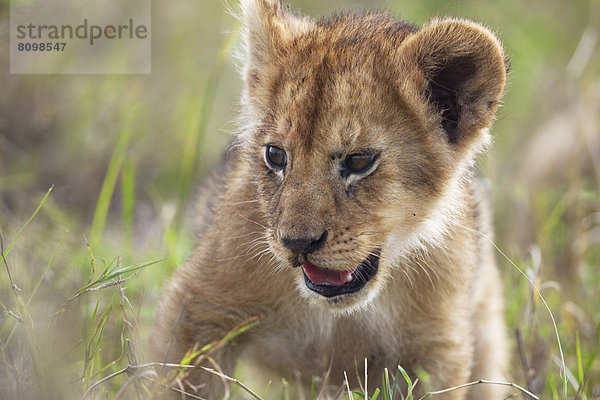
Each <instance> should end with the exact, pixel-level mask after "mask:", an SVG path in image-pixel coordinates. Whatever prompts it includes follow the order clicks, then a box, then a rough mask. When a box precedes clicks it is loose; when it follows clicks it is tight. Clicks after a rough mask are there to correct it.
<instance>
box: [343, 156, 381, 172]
mask: <svg viewBox="0 0 600 400" xmlns="http://www.w3.org/2000/svg"><path fill="white" fill-rule="evenodd" d="M375 158H376V157H375V155H374V154H350V155H349V156H348V157H346V159H345V160H344V163H343V165H342V168H343V170H342V175H345V176H347V175H349V174H360V173H363V172H366V171H367V170H368V169H369V168H371V166H372V165H373V161H375Z"/></svg>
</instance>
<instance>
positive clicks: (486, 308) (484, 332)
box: [467, 264, 508, 400]
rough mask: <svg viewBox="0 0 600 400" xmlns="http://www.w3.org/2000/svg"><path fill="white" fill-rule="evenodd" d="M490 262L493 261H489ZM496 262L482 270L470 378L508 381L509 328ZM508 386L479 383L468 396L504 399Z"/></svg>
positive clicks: (475, 316) (475, 317) (474, 319)
mask: <svg viewBox="0 0 600 400" xmlns="http://www.w3.org/2000/svg"><path fill="white" fill-rule="evenodd" d="M488 265H490V264H488ZM498 275H499V274H498V271H497V269H496V268H495V266H493V265H490V266H489V267H488V268H487V269H486V270H485V271H484V272H483V274H482V278H483V277H485V282H482V288H483V290H482V293H481V294H482V295H481V296H480V299H479V301H478V303H477V308H476V310H475V313H474V316H473V321H474V331H473V333H474V338H475V347H474V357H473V369H472V373H471V380H472V381H476V380H479V379H485V380H492V381H506V378H504V372H505V367H506V362H507V354H508V352H507V351H508V349H507V348H506V332H505V325H504V310H503V305H502V289H501V286H500V282H501V280H500V277H499V276H498ZM505 395H506V388H505V387H504V386H500V385H493V384H480V385H476V386H473V387H472V388H471V389H469V396H468V397H467V398H468V399H469V400H476V399H490V400H496V399H503V398H504V397H505Z"/></svg>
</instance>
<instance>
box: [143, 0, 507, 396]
mask: <svg viewBox="0 0 600 400" xmlns="http://www.w3.org/2000/svg"><path fill="white" fill-rule="evenodd" d="M241 9H242V19H243V21H244V26H245V28H246V34H245V39H246V64H245V68H244V79H245V83H246V86H245V90H244V93H243V99H242V100H243V101H242V104H243V109H242V127H241V128H240V133H239V135H238V137H237V139H236V141H235V142H234V144H233V145H232V147H231V149H230V150H229V152H228V155H227V159H226V161H225V163H224V167H223V170H222V171H221V172H219V173H217V174H216V175H215V176H214V177H213V180H212V183H211V184H209V185H208V186H207V189H206V190H205V192H204V195H203V197H202V200H201V207H200V214H201V219H200V228H199V242H198V245H197V247H196V249H195V250H194V252H193V254H192V255H191V256H190V259H189V261H188V262H187V263H186V265H185V266H183V267H181V268H179V269H178V270H177V271H176V272H175V274H174V276H173V277H172V279H171V280H170V282H169V283H168V284H167V286H166V288H165V291H164V295H163V300H162V303H161V307H160V310H159V311H158V319H157V326H156V330H155V335H154V340H155V346H154V347H155V349H156V350H157V352H158V354H160V356H161V357H166V359H168V360H169V361H175V362H177V361H180V360H181V359H182V357H183V355H184V354H185V352H186V351H187V350H189V349H190V348H192V347H193V346H194V344H196V343H198V344H200V345H204V344H206V343H210V342H213V341H215V340H218V339H220V338H222V337H223V336H224V335H225V334H226V333H227V332H228V331H230V330H231V329H232V328H233V327H235V326H236V325H238V324H240V323H241V322H243V321H245V320H247V319H248V318H250V317H258V319H259V321H260V324H259V325H258V326H257V327H255V328H253V329H251V330H250V331H248V332H246V333H244V334H242V335H240V336H239V337H237V338H236V339H235V340H233V342H231V343H229V344H228V345H227V346H225V347H224V348H223V349H221V350H220V351H219V352H217V353H216V354H215V355H214V358H215V361H216V363H217V364H218V365H219V366H220V367H221V368H222V369H223V371H224V372H225V373H228V374H231V373H232V372H233V368H234V366H235V363H236V360H238V359H239V358H240V357H242V356H245V357H248V358H249V359H250V360H252V362H254V363H256V364H257V365H259V366H261V368H268V369H269V370H270V371H275V372H274V373H279V374H282V375H285V376H292V374H293V373H294V372H299V373H300V375H301V377H302V379H303V380H304V381H305V382H307V383H309V382H310V379H311V377H313V376H324V375H326V373H327V371H328V370H329V371H330V372H329V377H330V381H332V382H333V383H339V384H341V383H342V381H343V377H344V374H343V372H344V371H346V372H347V373H348V376H349V377H350V378H351V381H352V382H351V384H355V385H356V384H357V382H356V379H355V373H354V369H355V363H357V364H358V365H359V366H362V364H363V360H364V359H365V358H366V359H367V361H368V366H369V367H368V368H369V376H370V385H369V387H370V388H371V389H374V388H375V387H376V386H377V385H379V383H380V382H381V373H382V370H383V368H385V367H387V368H389V369H391V370H395V366H396V365H397V364H398V363H400V364H401V365H402V366H403V367H404V368H405V369H407V370H408V371H409V373H411V374H413V376H414V374H415V373H417V371H425V372H427V374H429V377H430V381H429V386H428V387H426V386H425V385H420V386H418V387H417V390H416V391H417V392H418V393H422V392H423V390H426V389H427V388H429V389H443V388H447V387H452V386H456V385H460V384H463V383H466V382H468V381H469V380H474V379H502V372H503V368H504V364H505V354H506V353H505V349H504V346H505V339H504V332H503V331H504V324H503V319H502V318H503V317H502V308H503V307H502V294H501V287H500V282H499V278H498V273H497V271H496V268H495V263H494V256H493V251H492V249H491V246H490V243H489V238H490V237H491V233H490V231H491V229H490V217H489V211H488V207H487V205H486V204H485V200H484V199H485V193H483V192H482V190H481V188H480V183H479V181H478V180H477V178H476V177H475V172H474V168H473V162H474V157H475V156H476V154H477V153H479V152H481V151H482V150H483V149H484V148H485V146H486V145H487V144H488V142H489V133H488V130H489V128H490V126H491V124H492V121H493V118H494V114H495V111H496V109H497V107H498V104H499V101H500V97H501V95H502V91H503V88H504V84H505V79H506V72H505V71H506V65H505V61H504V54H503V50H502V47H501V45H500V43H499V42H498V40H497V39H496V38H495V36H494V35H493V34H492V33H491V32H490V31H488V30H487V29H486V28H484V27H482V26H481V25H478V24H476V23H473V22H470V21H465V20H457V19H434V20H431V21H430V22H428V23H427V24H425V25H424V26H423V27H421V28H416V27H413V26H411V25H408V24H404V23H400V22H397V21H396V20H394V19H393V18H391V17H389V16H387V15H382V14H370V13H362V14H360V13H355V14H342V15H338V16H335V17H333V18H331V19H327V20H322V21H318V22H317V21H314V20H311V19H309V18H306V17H302V16H300V15H298V14H295V13H293V12H292V11H290V10H289V9H287V8H286V7H284V6H282V5H281V4H280V3H279V2H278V0H242V2H241ZM448 99H449V100H448ZM268 145H273V146H276V147H278V148H281V149H284V150H285V151H286V153H287V165H286V167H285V169H284V170H281V171H276V170H273V169H272V168H270V167H269V166H268V165H267V163H266V161H265V155H264V154H265V149H266V146H268ZM361 151H371V152H377V154H378V157H377V158H376V161H375V164H374V166H373V167H372V168H371V169H370V170H369V172H367V173H366V174H365V175H364V176H356V175H350V176H347V177H343V176H342V175H341V174H340V165H341V164H340V163H341V162H342V160H344V158H345V157H346V156H348V155H350V154H353V153H356V152H361ZM323 232H327V233H328V234H327V236H326V241H325V242H324V245H323V246H322V247H321V248H319V249H318V250H316V251H314V252H310V253H308V254H305V255H301V254H296V253H294V252H293V251H291V250H290V249H289V248H288V247H289V246H288V247H286V246H285V245H284V242H283V239H284V238H287V239H290V238H291V239H303V238H318V237H320V236H321V235H322V233H323ZM373 254H379V268H378V271H377V273H376V274H375V276H374V277H373V278H372V279H371V280H370V281H369V282H368V283H367V284H366V286H365V287H364V288H363V289H361V290H360V291H358V292H356V293H352V294H345V295H340V296H335V297H330V298H326V297H323V296H320V295H318V294H316V293H314V292H313V291H311V290H309V289H308V288H307V286H306V284H305V281H304V277H303V273H302V269H301V268H298V266H299V265H301V264H302V263H303V262H305V261H306V260H308V261H310V262H311V263H312V264H314V265H316V266H318V267H320V268H325V269H329V270H340V271H341V270H350V269H353V268H356V267H357V266H358V265H359V264H361V262H363V260H365V258H367V257H368V256H369V255H373ZM294 267H296V268H294ZM165 354H166V356H165ZM207 365H208V364H207ZM359 370H362V368H361V367H359ZM361 374H362V372H361ZM271 378H272V379H274V380H277V378H276V377H275V376H271ZM189 380H190V381H191V382H194V383H202V384H205V385H203V386H201V387H200V388H199V391H198V393H196V394H198V395H200V396H205V397H209V398H217V397H218V396H219V395H220V394H221V393H222V390H223V386H222V383H221V382H220V380H219V379H218V378H215V377H211V376H210V375H208V374H206V373H200V372H193V373H190V376H189ZM187 389H188V390H191V389H190V388H189V387H187ZM502 393H503V392H502V390H500V389H499V388H498V387H495V386H491V385H480V386H477V387H476V388H473V389H470V390H467V389H463V390H457V391H453V392H449V393H447V394H445V395H442V396H439V397H437V398H440V399H464V398H469V399H498V398H502Z"/></svg>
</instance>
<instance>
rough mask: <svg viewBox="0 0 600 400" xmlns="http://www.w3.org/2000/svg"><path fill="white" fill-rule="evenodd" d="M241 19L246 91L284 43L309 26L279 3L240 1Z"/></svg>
mask: <svg viewBox="0 0 600 400" xmlns="http://www.w3.org/2000/svg"><path fill="white" fill-rule="evenodd" d="M240 8H241V20H242V23H243V26H244V39H245V51H246V54H245V55H244V56H245V60H244V61H245V63H246V65H245V71H244V72H245V79H246V82H247V84H248V87H249V89H252V86H253V85H255V84H257V83H258V82H259V81H260V71H261V70H262V69H263V68H265V67H268V65H269V62H270V61H273V58H274V57H277V55H278V53H279V52H281V51H282V49H284V48H285V46H286V44H287V43H288V42H290V41H291V40H293V39H294V38H295V37H298V36H299V35H301V34H302V33H304V32H306V31H307V30H308V29H310V27H311V26H312V21H311V20H310V19H309V18H308V17H302V16H300V15H299V14H297V13H296V12H294V11H292V10H291V9H289V8H288V7H286V6H284V5H282V4H281V1H280V0H241V1H240Z"/></svg>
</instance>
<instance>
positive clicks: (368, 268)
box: [302, 252, 379, 297]
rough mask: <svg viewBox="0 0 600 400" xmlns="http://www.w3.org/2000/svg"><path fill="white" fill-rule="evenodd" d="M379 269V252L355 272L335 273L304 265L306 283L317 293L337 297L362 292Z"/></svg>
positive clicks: (308, 263)
mask: <svg viewBox="0 0 600 400" xmlns="http://www.w3.org/2000/svg"><path fill="white" fill-rule="evenodd" d="M378 268H379V252H377V253H376V254H372V255H370V256H369V257H367V259H365V261H363V262H362V263H361V264H360V265H359V266H358V267H356V268H355V269H353V270H346V271H333V270H329V269H325V268H319V267H316V266H315V265H313V264H311V263H310V262H308V261H307V262H305V263H304V264H302V271H303V272H304V282H306V286H307V287H308V288H309V289H310V290H312V291H313V292H315V293H318V294H320V295H321V296H325V297H335V296H339V295H342V294H348V293H354V292H358V291H359V290H361V289H362V288H363V287H365V285H366V284H367V283H368V282H369V281H370V280H371V278H373V277H374V276H375V274H376V273H377V269H378Z"/></svg>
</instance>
